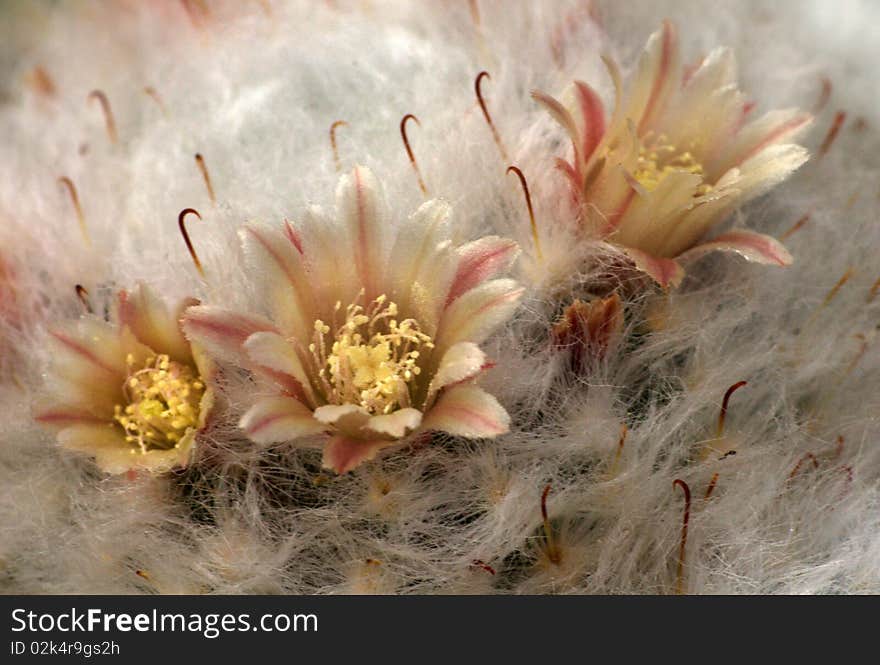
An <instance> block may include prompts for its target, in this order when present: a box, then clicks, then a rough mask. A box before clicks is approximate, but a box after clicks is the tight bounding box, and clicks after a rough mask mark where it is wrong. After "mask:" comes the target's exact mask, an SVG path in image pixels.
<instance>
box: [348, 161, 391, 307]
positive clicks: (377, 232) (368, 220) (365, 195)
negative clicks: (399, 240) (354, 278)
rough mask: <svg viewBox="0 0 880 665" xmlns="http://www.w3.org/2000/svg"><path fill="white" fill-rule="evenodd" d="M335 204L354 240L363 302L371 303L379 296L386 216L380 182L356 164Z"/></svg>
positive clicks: (355, 258)
mask: <svg viewBox="0 0 880 665" xmlns="http://www.w3.org/2000/svg"><path fill="white" fill-rule="evenodd" d="M336 207H337V210H338V215H339V217H340V219H341V220H343V223H344V224H345V225H346V226H347V228H348V233H349V237H350V238H353V240H354V247H353V250H354V263H355V267H356V269H357V272H358V277H359V278H360V281H361V285H362V286H363V287H364V290H365V292H366V301H367V302H370V301H371V300H373V299H374V298H376V297H378V296H379V295H381V293H380V286H379V285H380V280H381V277H382V247H383V246H384V245H383V242H382V230H383V228H384V226H385V216H386V215H385V206H384V204H383V202H382V200H381V195H380V191H379V183H378V182H377V181H376V177H375V176H374V175H373V173H372V171H370V170H369V169H367V168H364V167H363V166H356V167H355V168H354V169H353V170H352V172H351V174H350V175H345V176H343V177H342V178H341V179H340V181H339V186H338V187H337V189H336Z"/></svg>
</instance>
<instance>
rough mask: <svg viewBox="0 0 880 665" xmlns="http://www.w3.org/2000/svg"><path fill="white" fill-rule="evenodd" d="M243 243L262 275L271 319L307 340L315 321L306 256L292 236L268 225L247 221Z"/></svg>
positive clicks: (294, 334) (289, 331) (243, 230)
mask: <svg viewBox="0 0 880 665" xmlns="http://www.w3.org/2000/svg"><path fill="white" fill-rule="evenodd" d="M241 237H242V243H243V246H244V249H245V254H246V255H247V256H248V258H249V261H250V263H251V265H253V266H254V267H255V268H256V270H257V274H258V275H261V276H262V279H263V281H264V291H265V293H266V294H267V295H268V297H269V303H270V307H271V309H272V318H273V320H274V321H275V322H276V324H277V325H278V327H279V328H280V329H281V330H283V331H284V332H287V333H290V334H292V335H293V336H294V337H297V338H298V339H308V337H309V335H310V334H311V327H312V325H313V324H314V321H315V318H316V315H315V303H314V300H313V297H312V290H311V286H310V283H311V279H310V277H309V275H308V274H307V273H306V269H305V265H304V259H303V256H302V254H301V253H300V251H299V250H298V249H297V247H296V245H295V244H294V243H293V242H292V240H291V237H290V236H289V235H287V236H286V235H285V234H284V233H282V232H281V231H280V230H278V229H274V228H271V227H269V226H267V225H265V224H256V223H251V224H247V225H246V226H245V227H244V228H243V229H242V230H241Z"/></svg>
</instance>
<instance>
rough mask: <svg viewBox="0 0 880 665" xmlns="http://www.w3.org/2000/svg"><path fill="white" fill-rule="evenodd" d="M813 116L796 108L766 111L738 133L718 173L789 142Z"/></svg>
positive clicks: (807, 124)
mask: <svg viewBox="0 0 880 665" xmlns="http://www.w3.org/2000/svg"><path fill="white" fill-rule="evenodd" d="M812 120H813V116H812V115H810V114H809V113H806V112H804V111H800V110H798V109H778V110H775V111H769V112H767V113H766V114H765V115H763V116H762V117H760V118H758V119H757V120H755V121H753V122H750V123H749V124H748V125H746V126H745V127H743V128H742V130H740V132H739V134H738V135H737V136H736V138H735V139H734V141H733V143H732V145H731V146H730V148H729V149H728V150H727V151H726V156H725V159H724V160H723V168H721V169H719V170H720V171H721V172H724V171H728V170H730V169H732V168H736V167H738V166H741V165H742V164H743V163H744V162H745V161H746V160H748V159H750V158H752V157H754V156H755V155H757V154H759V153H760V152H761V151H762V150H765V149H766V148H768V147H770V146H772V145H777V144H780V143H782V142H783V141H791V140H792V139H794V138H795V137H796V136H797V135H798V134H800V133H801V132H802V131H804V130H805V129H806V128H807V127H808V126H809V125H810V123H811V122H812Z"/></svg>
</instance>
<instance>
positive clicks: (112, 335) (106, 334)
mask: <svg viewBox="0 0 880 665" xmlns="http://www.w3.org/2000/svg"><path fill="white" fill-rule="evenodd" d="M50 335H51V340H50V348H51V350H52V371H51V373H50V377H49V380H48V383H49V386H50V388H51V389H52V390H53V391H54V392H56V393H57V394H58V395H59V396H60V397H62V398H63V401H65V402H69V403H71V404H76V405H79V406H86V405H87V406H88V407H89V410H91V411H93V412H95V413H100V414H103V413H107V412H109V413H112V411H113V405H114V404H117V403H119V402H120V401H121V399H122V383H123V381H124V380H125V377H126V376H127V372H128V365H127V363H126V359H127V357H128V356H129V355H131V356H133V359H134V362H135V364H138V363H141V362H143V361H145V360H146V358H147V357H148V356H149V355H150V354H151V351H150V349H148V348H147V347H145V346H144V345H143V344H140V343H139V342H138V341H137V340H136V339H135V337H134V335H133V334H132V333H131V331H129V330H127V329H122V330H120V329H119V328H118V327H116V326H112V325H110V324H109V323H107V322H105V321H101V320H97V319H89V318H84V319H81V320H80V321H78V322H77V324H76V325H75V326H69V327H68V328H66V329H63V330H56V331H53V332H51V333H50Z"/></svg>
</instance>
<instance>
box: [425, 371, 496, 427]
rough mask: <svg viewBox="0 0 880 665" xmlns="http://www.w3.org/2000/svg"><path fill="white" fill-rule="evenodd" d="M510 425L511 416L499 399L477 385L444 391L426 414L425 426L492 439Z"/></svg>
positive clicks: (461, 386) (460, 386) (456, 387)
mask: <svg viewBox="0 0 880 665" xmlns="http://www.w3.org/2000/svg"><path fill="white" fill-rule="evenodd" d="M509 428H510V416H509V415H508V414H507V411H505V410H504V407H502V406H501V405H500V404H499V403H498V400H496V399H495V398H494V397H493V396H492V395H490V394H489V393H487V392H485V391H484V390H482V389H481V388H478V387H477V386H474V385H468V384H466V385H458V386H454V387H452V388H449V389H447V390H445V391H444V392H443V393H441V395H440V397H439V398H438V399H437V403H436V404H434V406H433V407H432V408H431V410H430V411H429V412H428V413H427V414H426V416H425V418H424V420H423V421H422V429H426V430H437V431H441V432H448V433H449V434H454V435H456V436H463V437H466V438H468V439H481V438H492V437H495V436H498V435H499V434H504V433H505V432H507V431H508V429H509Z"/></svg>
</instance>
